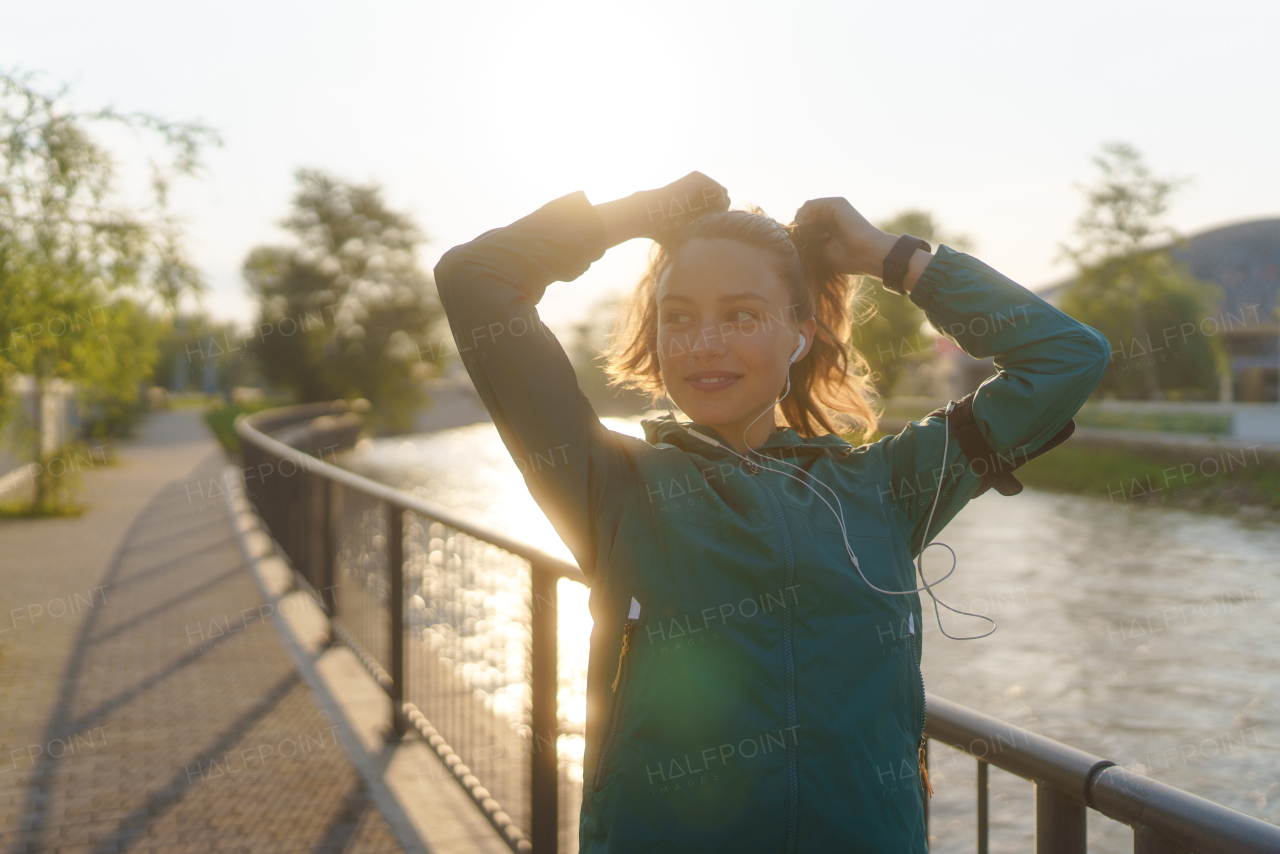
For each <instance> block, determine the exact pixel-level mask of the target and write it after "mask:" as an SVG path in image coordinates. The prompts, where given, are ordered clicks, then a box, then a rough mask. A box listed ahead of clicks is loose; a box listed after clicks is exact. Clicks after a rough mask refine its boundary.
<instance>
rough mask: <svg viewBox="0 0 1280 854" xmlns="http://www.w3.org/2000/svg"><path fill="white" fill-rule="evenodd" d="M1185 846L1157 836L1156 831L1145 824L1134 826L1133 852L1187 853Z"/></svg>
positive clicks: (1141, 853)
mask: <svg viewBox="0 0 1280 854" xmlns="http://www.w3.org/2000/svg"><path fill="white" fill-rule="evenodd" d="M1185 852H1186V849H1185V848H1179V847H1178V846H1177V845H1174V844H1173V843H1172V842H1170V841H1169V840H1168V839H1165V838H1164V837H1162V836H1157V835H1156V832H1155V831H1154V830H1152V829H1151V828H1149V827H1147V826H1146V825H1145V824H1135V825H1134V826H1133V854H1185Z"/></svg>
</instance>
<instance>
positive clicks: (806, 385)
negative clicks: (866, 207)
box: [605, 205, 878, 439]
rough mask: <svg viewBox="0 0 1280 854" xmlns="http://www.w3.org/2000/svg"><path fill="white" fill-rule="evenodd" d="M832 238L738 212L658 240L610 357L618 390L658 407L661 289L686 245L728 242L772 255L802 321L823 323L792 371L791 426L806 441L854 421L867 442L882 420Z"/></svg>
mask: <svg viewBox="0 0 1280 854" xmlns="http://www.w3.org/2000/svg"><path fill="white" fill-rule="evenodd" d="M828 236H829V232H828V231H827V230H826V229H825V228H822V227H820V226H816V225H812V224H806V225H795V224H791V225H785V226H784V225H782V224H781V223H779V222H778V221H777V220H775V219H773V218H772V217H770V216H767V215H766V214H765V212H764V211H763V210H761V209H760V208H758V207H756V206H754V205H753V206H751V207H749V208H748V209H747V210H730V211H720V212H715V213H709V214H705V215H703V216H700V217H698V218H697V219H694V220H692V221H690V222H689V223H687V224H685V225H684V226H683V227H681V228H679V229H677V230H676V231H675V232H673V233H671V234H669V235H665V236H662V237H659V238H657V239H656V241H655V243H654V244H653V246H652V247H651V248H650V251H649V264H648V268H647V269H646V270H645V272H644V274H643V275H642V276H641V277H640V280H639V282H637V283H636V287H635V290H634V291H632V293H631V296H630V298H629V299H627V300H626V301H625V302H624V303H623V305H622V306H621V307H620V309H619V312H618V318H617V321H616V322H615V324H614V330H613V336H612V339H611V341H610V344H609V347H608V348H607V349H606V350H605V359H606V361H605V373H606V374H607V375H608V377H609V385H610V386H621V387H624V388H635V389H639V390H641V391H645V392H648V393H649V394H651V395H652V396H653V398H654V399H655V400H656V399H657V398H658V397H659V396H660V395H661V394H662V393H663V391H664V388H663V384H662V374H661V368H660V366H659V363H658V308H657V295H658V282H660V281H661V280H662V277H663V275H664V274H666V272H667V271H668V270H669V269H670V268H671V266H672V265H673V264H674V263H675V257H676V254H677V252H678V250H679V249H680V247H682V246H684V244H686V243H688V242H689V241H690V240H693V239H695V238H703V239H714V238H728V239H730V240H738V241H741V242H742V243H745V244H747V245H748V246H755V247H757V248H759V249H763V250H765V251H766V252H768V253H769V255H770V256H771V257H772V259H773V263H774V269H775V271H776V272H777V273H778V276H779V277H780V278H781V279H782V281H783V284H784V286H785V287H786V289H787V292H788V294H789V295H790V297H791V300H792V304H793V305H794V306H795V314H794V317H795V319H796V320H797V321H804V320H808V319H809V318H810V317H812V318H815V319H816V320H817V330H816V333H815V335H814V338H815V340H814V341H813V344H812V346H811V348H810V350H809V352H808V354H806V356H805V358H803V359H801V360H800V361H798V362H796V363H795V364H793V365H792V366H791V392H790V393H789V394H788V395H787V396H786V399H784V400H783V401H782V404H781V407H780V408H781V410H782V417H783V419H784V420H785V422H786V424H787V425H788V426H790V427H793V428H795V430H796V432H798V433H799V434H801V435H802V436H810V437H812V436H818V435H821V434H822V433H839V432H843V431H842V430H841V429H840V428H839V427H838V426H837V423H836V422H837V421H844V422H849V423H848V426H846V427H844V431H847V430H853V431H854V432H856V433H860V434H862V438H863V439H865V438H866V437H867V436H869V435H870V434H871V433H872V432H873V431H874V430H875V427H876V422H877V420H878V414H877V413H876V412H875V410H874V409H873V408H872V406H871V403H870V401H869V400H868V391H869V389H870V381H869V380H868V376H867V374H868V372H869V368H868V366H867V361H866V359H864V358H863V357H862V354H861V353H859V352H858V351H857V350H856V349H854V348H853V347H852V346H851V345H850V343H849V338H850V331H851V327H852V323H853V321H852V318H851V317H850V301H851V299H852V298H853V297H854V286H853V283H852V281H851V279H850V277H849V276H847V275H845V274H843V273H837V272H834V271H832V270H831V269H830V268H828V267H827V266H826V265H825V264H824V263H823V262H822V259H821V255H820V253H819V251H818V247H819V246H821V244H822V242H823V241H824V240H826V238H827V237H828Z"/></svg>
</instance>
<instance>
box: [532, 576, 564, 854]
mask: <svg viewBox="0 0 1280 854" xmlns="http://www.w3.org/2000/svg"><path fill="white" fill-rule="evenodd" d="M529 570H530V576H531V577H530V581H531V587H532V597H531V598H532V603H531V604H532V609H533V615H532V617H533V619H532V634H533V638H532V650H531V651H530V656H531V659H532V660H531V662H530V664H531V673H530V682H531V687H532V689H533V700H532V706H533V707H532V709H531V710H530V711H531V713H532V714H531V717H532V724H533V754H532V758H531V761H530V763H529V771H530V781H529V784H530V792H531V797H530V804H529V809H530V819H531V820H530V824H531V827H530V840H529V841H530V843H531V844H532V845H533V851H534V854H555V851H556V849H557V847H558V846H559V842H560V840H559V836H560V802H559V797H560V772H559V768H558V765H557V762H558V757H557V755H556V753H557V738H556V736H557V734H558V732H559V728H560V725H559V721H558V719H557V706H556V692H557V688H558V687H559V686H558V684H557V681H558V680H557V673H556V630H557V620H556V580H557V579H556V576H555V574H554V573H552V572H549V571H547V569H546V568H544V567H540V566H538V564H537V563H534V562H530V566H529ZM543 739H545V740H543ZM540 744H541V745H542V747H541V748H539V745H540Z"/></svg>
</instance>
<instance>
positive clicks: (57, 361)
mask: <svg viewBox="0 0 1280 854" xmlns="http://www.w3.org/2000/svg"><path fill="white" fill-rule="evenodd" d="M32 81H33V76H32V75H30V74H27V75H15V74H0V336H3V338H4V340H3V345H2V349H0V381H5V382H6V385H5V388H6V390H7V389H8V388H9V383H8V381H9V380H11V379H12V378H13V377H14V376H15V375H17V374H26V375H29V376H31V377H32V379H33V381H34V383H35V388H36V398H37V400H36V405H35V406H34V407H33V409H34V414H33V416H32V418H31V421H32V423H31V424H29V425H26V428H27V429H25V430H24V431H23V432H25V434H26V435H27V436H29V437H33V438H31V442H32V456H33V458H34V460H36V461H40V462H43V461H44V459H45V457H46V456H47V453H48V451H47V449H45V448H44V447H43V440H42V436H43V433H44V430H43V424H42V423H41V419H42V416H43V409H44V407H43V399H44V394H45V390H46V389H47V388H48V385H49V383H50V382H51V381H52V380H54V379H63V380H69V381H72V382H75V383H77V385H78V386H79V388H80V389H81V392H82V395H83V396H84V399H85V402H87V403H89V404H90V405H92V406H93V407H94V410H93V411H94V412H96V413H98V414H99V415H100V416H101V417H100V418H99V419H98V421H100V422H101V424H103V425H110V424H115V425H119V424H121V423H123V422H124V421H127V410H128V409H129V408H130V407H131V405H132V404H133V403H134V402H135V401H136V400H137V396H138V391H137V390H138V385H139V383H141V382H143V381H145V380H146V379H147V377H148V375H149V371H150V367H151V362H152V361H153V360H154V348H153V347H151V346H150V345H149V344H148V342H149V341H150V340H151V338H150V333H149V332H148V323H147V322H146V321H145V320H144V318H143V316H142V312H143V309H142V308H141V305H140V303H142V302H144V301H146V300H148V299H151V298H157V299H158V300H159V302H160V304H161V306H162V307H164V309H165V310H173V309H174V308H175V307H176V305H177V303H178V301H179V300H180V299H181V298H182V297H183V295H184V294H186V293H189V292H198V291H199V290H200V289H201V287H202V281H201V279H200V276H199V273H198V272H197V271H196V269H195V267H194V266H193V265H192V264H191V263H190V262H189V261H188V260H187V257H186V255H185V252H184V249H183V245H182V239H181V238H182V232H181V228H180V225H179V223H178V221H177V220H176V218H175V217H174V216H173V215H172V213H171V212H170V210H169V206H168V201H169V189H170V187H171V184H172V182H173V180H175V179H176V178H178V177H179V176H182V175H190V174H193V173H194V172H195V171H196V169H197V167H198V159H197V155H198V152H199V150H200V149H201V147H202V146H203V145H205V144H210V143H212V144H216V143H217V142H218V138H217V135H216V134H214V133H213V131H211V130H209V129H208V128H206V127H204V126H203V125H200V124H198V123H190V122H188V123H173V122H167V121H164V120H162V119H159V118H156V117H154V116H150V115H147V114H144V113H128V114H126V113H119V112H116V111H115V110H113V109H102V110H96V111H89V112H82V111H75V110H73V109H71V108H70V107H69V106H68V104H67V98H66V90H65V89H62V90H59V91H58V92H56V93H53V94H49V93H45V92H42V91H39V90H38V89H37V88H36V87H35V86H34V85H33V82H32ZM104 125H120V126H125V127H128V128H130V129H132V130H134V131H135V132H137V133H138V134H140V135H143V136H145V137H148V138H151V139H157V138H158V141H159V143H160V145H159V150H160V151H161V152H163V156H160V157H154V156H149V157H148V159H149V163H150V170H151V174H150V186H149V201H148V202H147V203H146V204H145V205H142V206H138V205H135V204H131V203H130V202H128V201H127V200H126V196H127V194H126V193H124V192H122V191H121V190H120V189H119V188H118V187H117V182H116V167H115V163H114V159H113V157H112V153H111V152H110V151H109V150H108V149H107V148H106V147H105V146H104V145H103V144H102V143H101V142H100V141H98V140H97V139H96V138H95V137H94V132H95V129H97V128H100V127H102V126H104ZM152 149H153V150H154V149H155V146H152ZM8 409H9V411H18V412H21V411H22V408H21V407H9V408H8ZM48 468H49V467H48V466H42V472H47V471H48ZM51 486H52V484H51V483H50V480H49V477H48V476H47V475H45V474H42V476H41V477H38V478H37V481H36V503H37V505H38V506H40V507H44V506H45V505H46V504H47V503H48V496H49V494H50V493H49V490H50V488H51Z"/></svg>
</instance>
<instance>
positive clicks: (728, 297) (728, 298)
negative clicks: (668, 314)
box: [659, 291, 769, 302]
mask: <svg viewBox="0 0 1280 854" xmlns="http://www.w3.org/2000/svg"><path fill="white" fill-rule="evenodd" d="M744 299H754V300H759V301H760V302H769V298H768V297H762V296H760V294H758V293H755V292H754V291H744V292H743V293H740V294H725V295H724V296H722V297H720V299H719V300H717V302H734V301H735V300H744ZM667 300H680V301H681V302H694V300H693V298H692V297H687V296H684V295H682V294H663V296H662V299H660V300H659V302H666V301H667Z"/></svg>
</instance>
